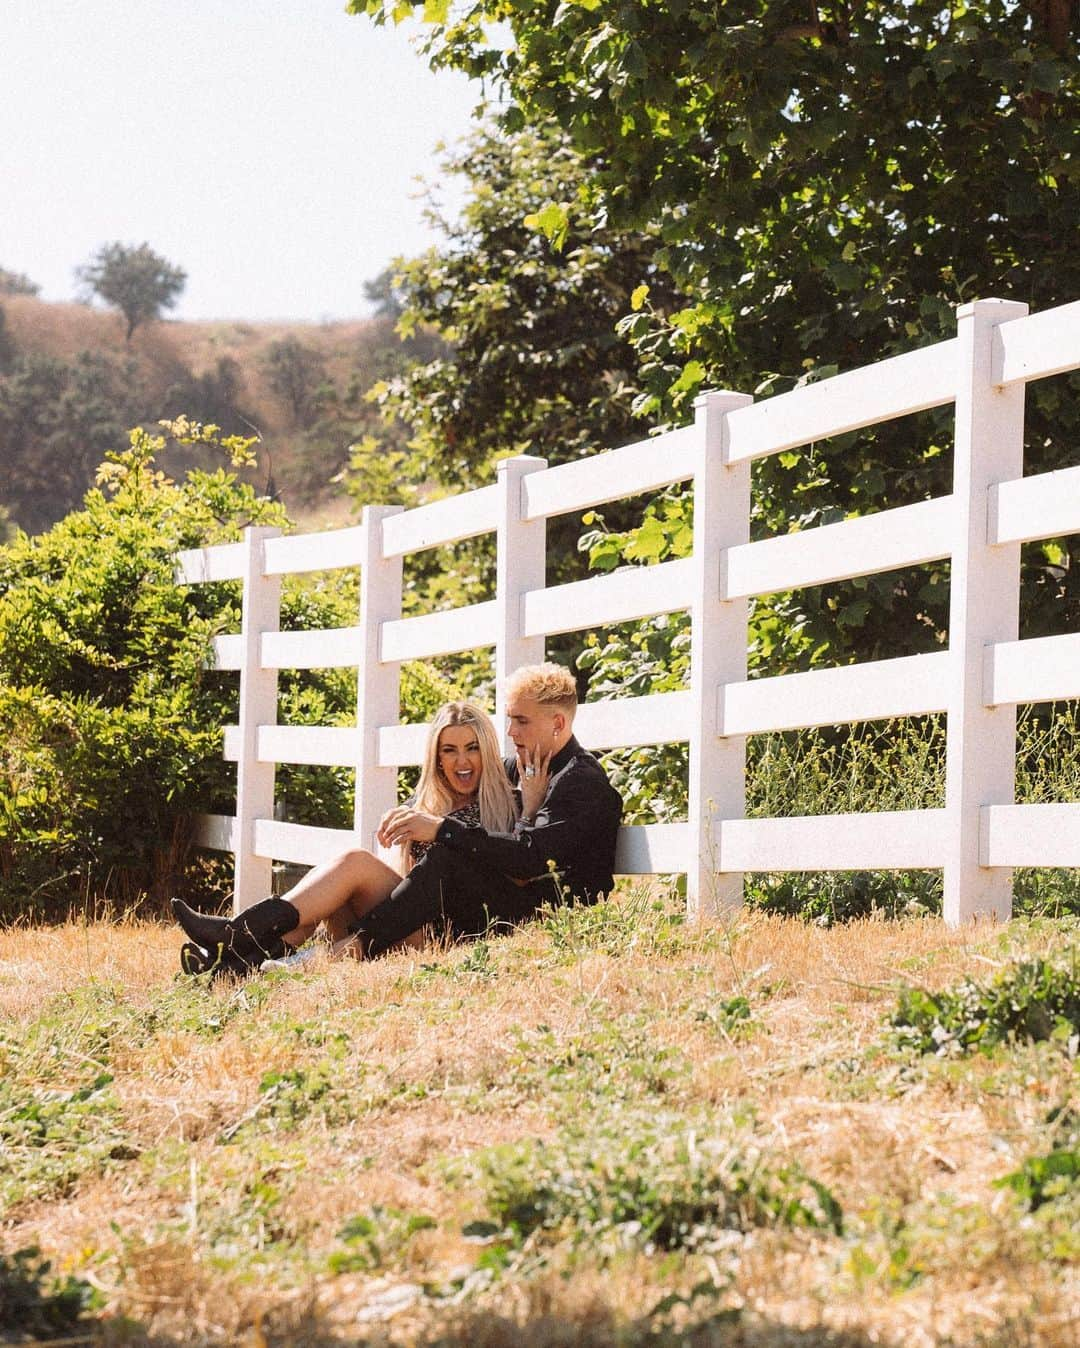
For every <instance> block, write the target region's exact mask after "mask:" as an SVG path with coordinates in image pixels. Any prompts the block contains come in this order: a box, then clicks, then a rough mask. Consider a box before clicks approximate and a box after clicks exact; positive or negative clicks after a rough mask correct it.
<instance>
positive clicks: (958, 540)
mask: <svg viewBox="0 0 1080 1348" xmlns="http://www.w3.org/2000/svg"><path fill="white" fill-rule="evenodd" d="M1026 314H1027V308H1026V306H1025V305H1022V304H1017V303H1012V302H1009V301H1003V300H980V301H978V302H976V303H974V304H969V305H965V306H964V307H963V308H961V309H960V310H959V311H958V326H957V335H956V337H954V338H952V339H950V340H949V341H945V342H941V343H939V344H937V345H935V346H932V347H924V348H921V349H919V350H916V351H912V352H910V353H909V354H907V355H903V356H897V357H894V358H892V359H890V360H886V361H882V362H880V363H878V364H876V365H873V366H867V367H865V368H863V369H859V370H853V371H851V372H849V373H846V374H841V375H837V376H836V377H835V378H832V379H829V380H825V381H822V382H821V383H818V384H813V385H810V386H808V387H806V388H802V389H799V390H796V391H794V392H792V393H788V394H785V395H783V396H779V397H775V398H772V399H770V400H768V401H767V402H764V403H759V404H756V405H754V404H753V403H752V400H751V399H750V398H749V397H747V396H744V395H742V394H737V393H707V394H705V395H703V396H702V397H701V398H699V399H698V402H697V409H696V419H695V421H694V423H693V424H692V425H690V426H686V427H684V428H682V429H679V430H675V431H671V432H669V433H667V434H665V435H663V436H660V437H657V438H654V439H649V440H645V441H643V442H641V443H640V444H634V445H629V446H627V447H626V448H623V449H617V450H612V451H610V452H608V453H604V454H598V455H595V456H593V457H592V458H589V459H584V460H580V461H578V462H575V463H570V464H565V465H562V466H559V467H556V468H547V467H546V466H545V462H544V460H542V459H533V458H524V457H522V458H514V459H508V460H506V461H505V462H503V463H501V464H500V465H499V471H498V479H497V482H496V483H495V485H493V486H489V487H482V488H480V489H479V490H476V491H470V492H466V493H463V494H462V495H459V496H455V497H450V498H448V499H446V500H441V501H437V502H435V503H433V504H431V505H425V506H420V507H418V508H417V509H414V510H408V511H405V510H402V509H401V508H400V507H395V506H369V507H367V508H366V509H365V510H364V512H363V522H362V523H361V524H360V525H359V526H357V527H354V528H347V529H341V530H336V531H333V532H328V533H319V534H311V535H297V536H291V537H281V536H278V533H277V531H275V530H271V529H249V530H247V532H246V536H245V539H244V541H243V542H242V543H236V544H229V545H226V546H221V547H215V548H207V549H203V550H199V551H194V552H188V553H185V554H183V555H182V557H181V559H180V575H181V578H182V580H183V581H185V582H187V583H197V582H201V581H216V580H226V579H240V580H241V581H242V582H243V621H242V630H241V632H240V633H239V635H236V636H224V637H219V638H218V639H217V641H216V643H215V658H216V662H217V667H218V668H221V669H235V670H239V671H240V713H239V721H240V723H239V725H238V726H236V727H230V728H227V730H226V734H225V753H226V757H227V758H231V759H235V760H236V761H237V764H238V782H237V807H236V815H235V817H232V816H229V817H224V816H204V817H203V818H202V820H201V834H200V837H201V841H202V842H203V843H204V844H205V845H208V846H211V847H215V848H218V849H221V850H226V851H231V852H233V853H234V854H235V856H236V902H237V905H238V906H239V907H246V906H247V905H248V904H249V903H252V902H254V901H255V900H257V899H258V898H261V897H262V896H264V895H265V894H266V893H268V892H269V890H270V879H271V875H270V868H271V863H272V860H274V859H276V860H280V861H291V862H300V863H315V862H318V861H320V860H323V859H325V858H327V857H329V856H330V855H332V854H333V853H334V852H336V851H337V850H339V849H340V848H341V847H342V846H343V845H345V844H346V843H348V842H350V841H352V840H354V839H355V840H357V841H359V842H360V843H361V844H362V845H365V846H370V845H371V844H372V841H373V835H374V831H375V827H376V823H377V821H378V819H379V817H380V815H381V814H382V813H383V811H384V810H386V809H387V808H389V807H390V806H391V805H392V804H393V803H394V799H395V782H396V770H397V768H398V767H399V766H402V765H405V764H415V763H417V762H419V759H420V753H421V748H422V744H423V738H424V733H425V732H424V727H422V726H411V725H400V724H399V723H398V717H399V701H398V691H399V667H400V662H401V661H404V660H416V659H422V658H424V657H427V656H434V655H445V654H449V653H453V652H456V651H461V650H472V649H475V648H477V647H481V646H491V647H493V648H494V659H495V672H496V675H497V676H499V677H500V678H501V676H503V675H505V674H506V673H508V672H509V671H510V670H512V669H514V668H515V667H516V666H518V665H520V664H524V663H531V662H533V661H536V660H539V659H541V658H542V657H543V652H544V638H545V636H548V635H550V634H552V633H557V632H567V631H577V630H582V629H589V628H593V627H596V626H599V625H602V624H608V623H620V622H626V621H629V620H632V619H635V618H643V617H647V616H650V615H654V614H658V613H666V612H672V611H676V610H688V611H689V613H690V615H691V620H692V649H691V677H690V688H689V691H686V692H679V693H668V694H663V695H657V696H648V697H640V698H629V699H626V700H618V701H609V702H599V703H592V704H587V705H586V706H584V707H583V708H582V709H581V711H580V713H579V718H578V723H577V730H578V734H579V737H580V738H581V740H582V742H583V743H584V744H586V745H588V746H589V747H590V748H593V749H605V748H613V747H616V746H624V745H642V744H662V743H673V742H680V741H688V742H689V746H690V753H689V759H690V783H689V786H690V805H689V818H688V820H687V821H686V822H684V823H676V824H660V825H651V826H640V827H627V828H624V829H623V830H622V832H621V836H620V841H619V850H618V859H617V870H618V872H619V873H621V874H645V873H653V872H686V874H687V889H688V894H689V897H690V905H691V909H692V911H695V912H701V911H707V910H709V909H713V908H716V907H718V906H729V905H733V904H737V903H739V902H740V901H741V896H742V876H743V873H744V872H746V871H796V870H846V869H852V870H864V869H867V870H869V869H903V868H931V869H934V868H941V869H943V871H944V886H945V898H944V910H945V917H946V919H947V920H948V921H949V922H952V923H956V922H959V921H961V920H964V919H967V918H970V917H973V916H976V915H989V914H994V915H996V916H998V917H1002V918H1003V917H1007V916H1008V915H1009V912H1010V906H1011V894H1012V868H1013V867H1016V866H1077V865H1080V805H1069V804H1057V805H1017V804H1016V803H1015V792H1014V766H1015V754H1016V748H1015V740H1016V734H1015V731H1016V704H1017V703H1027V702H1039V701H1044V700H1049V699H1053V698H1067V697H1078V696H1080V633H1078V634H1075V635H1068V636H1057V637H1045V638H1041V639H1038V640H1029V641H1018V640H1017V635H1018V607H1019V588H1020V545H1021V543H1023V542H1026V541H1028V540H1032V539H1040V538H1050V537H1056V536H1060V535H1063V534H1069V533H1075V532H1080V465H1078V466H1076V467H1073V468H1068V469H1065V470H1063V471H1059V472H1054V473H1047V474H1043V475H1042V476H1037V477H1027V478H1024V476H1023V425H1024V390H1025V386H1026V384H1027V383H1028V382H1029V381H1031V380H1035V379H1040V378H1043V377H1046V376H1049V375H1052V374H1057V373H1060V372H1062V371H1065V370H1070V369H1075V368H1077V367H1080V302H1078V303H1075V304H1068V305H1064V306H1062V307H1061V308H1057V309H1053V310H1048V311H1047V312H1045V313H1041V314H1036V315H1031V316H1025V315H1026ZM948 403H955V407H956V433H955V466H954V478H953V492H952V495H951V496H946V497H940V498H937V499H934V500H929V501H925V502H922V503H919V504H916V505H911V506H904V507H902V508H900V509H894V510H887V511H883V512H881V513H878V514H875V515H873V516H870V517H865V518H861V519H852V520H845V521H844V522H842V523H839V524H831V525H827V526H822V527H819V528H815V529H811V530H806V531H804V532H801V533H792V534H786V535H783V536H780V537H776V538H770V539H766V540H763V541H760V542H754V543H751V542H749V519H750V464H751V461H752V460H754V459H760V458H763V457H765V456H766V455H769V454H776V453H779V452H781V451H783V450H787V449H791V448H794V447H796V446H799V445H806V444H809V443H810V442H812V441H815V440H821V439H824V438H825V437H827V436H832V435H838V434H840V433H841V432H844V431H850V430H854V429H857V428H859V427H864V426H871V425H874V424H877V423H880V422H883V421H887V420H890V419H892V418H895V417H901V416H904V415H906V414H909V413H913V412H918V411H922V410H924V409H926V408H931V407H938V406H942V405H944V404H948ZM1078 458H1080V446H1078ZM675 482H692V484H693V488H694V503H695V504H694V548H693V555H692V557H690V558H688V559H686V560H681V561H673V562H664V563H660V564H658V565H655V566H651V567H648V568H633V569H627V570H623V571H616V572H614V573H612V574H610V575H603V576H597V577H595V578H593V579H589V580H583V581H577V582H575V583H573V584H568V585H558V586H553V587H551V588H545V584H544V560H545V521H546V520H547V519H548V518H549V517H551V516H555V515H560V514H566V513H569V512H571V511H581V510H584V509H587V508H589V507H592V506H596V505H600V504H602V503H604V502H606V501H612V500H615V499H618V498H620V497H628V496H632V495H635V494H637V493H641V492H645V491H651V490H653V489H658V488H663V487H665V486H668V485H669V484H671V483H675ZM490 533H494V534H495V535H496V539H497V550H498V564H497V585H496V597H495V599H493V600H491V601H489V602H486V603H480V604H475V605H472V606H470V607H467V608H461V609H456V610H453V611H451V612H445V613H435V614H431V615H430V616H422V617H412V618H402V616H401V598H402V557H403V556H404V555H405V554H407V553H412V552H418V551H420V550H422V549H425V548H431V547H435V546H437V545H439V544H444V543H451V542H455V541H457V540H459V539H464V538H472V537H475V536H477V535H480V534H490ZM944 558H950V559H951V596H950V614H949V647H948V649H947V650H941V651H939V652H935V653H933V654H929V655H918V656H912V657H908V658H904V659H896V660H884V661H877V662H872V663H863V664H861V665H854V666H848V667H843V668H834V669H823V670H819V671H814V672H812V673H807V674H792V675H784V676H780V677H774V678H755V679H754V680H753V681H752V682H751V681H748V680H747V670H746V639H747V638H746V626H747V606H748V600H749V598H750V597H751V596H755V595H763V594H769V593H771V592H774V591H778V590H790V589H797V588H800V587H804V586H813V585H821V584H824V583H826V582H829V581H835V580H841V579H845V578H849V577H854V576H863V575H870V574H873V573H876V572H883V571H889V570H893V569H895V568H898V567H902V566H909V565H919V564H922V563H927V562H931V561H936V560H940V559H944ZM357 566H358V567H359V568H360V577H361V598H360V612H359V615H358V616H359V622H358V624H357V626H355V627H348V628H344V629H338V630H333V631H319V632H280V631H279V630H278V596H279V588H280V577H281V575H282V574H283V573H286V572H303V571H315V570H320V571H321V570H325V569H329V568H334V567H357ZM329 666H355V667H357V668H358V671H359V679H358V688H359V692H358V700H357V707H356V725H355V727H348V728H341V727H303V728H298V727H286V726H278V725H276V724H275V721H276V701H277V671H278V670H279V669H282V668H315V667H318V668H323V667H329ZM927 712H945V713H947V728H948V747H947V757H946V801H945V806H944V808H943V809H939V810H915V811H909V812H890V813H871V814H848V815H831V816H825V817H820V818H817V817H816V818H785V819H746V818H745V817H744V814H745V737H746V736H747V735H749V734H756V733H759V732H763V731H768V730H781V729H790V728H797V727H806V726H813V725H824V724H844V723H849V722H853V721H863V720H873V719H877V718H885V717H894V716H911V715H921V714H923V713H927ZM496 714H497V716H499V717H501V714H502V707H501V706H500V707H498V708H497V711H496ZM279 762H288V763H316V764H328V765H347V766H350V767H355V769H356V774H357V778H356V780H357V791H356V813H355V823H354V831H353V833H349V832H347V831H342V830H333V829H320V828H310V827H303V826H300V825H296V824H287V823H281V822H277V821H275V819H274V765H275V763H279Z"/></svg>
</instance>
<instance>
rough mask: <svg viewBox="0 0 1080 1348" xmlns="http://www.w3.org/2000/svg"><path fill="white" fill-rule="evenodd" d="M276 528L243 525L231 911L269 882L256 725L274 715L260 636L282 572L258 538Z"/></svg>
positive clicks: (268, 797)
mask: <svg viewBox="0 0 1080 1348" xmlns="http://www.w3.org/2000/svg"><path fill="white" fill-rule="evenodd" d="M280 533H281V530H280V529H277V528H272V527H269V526H266V525H263V526H258V527H254V526H253V527H249V528H247V529H245V530H244V571H243V576H242V580H241V604H242V609H241V615H240V644H241V657H240V716H239V722H240V757H239V760H238V762H237V765H236V844H235V845H236V853H235V871H234V880H233V912H234V914H235V913H240V912H242V911H243V910H244V909H245V908H250V907H251V905H252V904H253V903H258V902H259V900H260V899H265V898H266V896H267V895H268V894H269V893H270V891H271V888H272V884H273V870H272V867H273V862H272V861H271V859H270V857H260V856H256V855H255V821H256V820H257V819H273V817H274V767H275V765H274V763H273V762H268V763H262V762H260V761H259V756H258V754H259V745H258V736H259V727H260V726H261V725H274V724H275V723H276V721H277V670H276V669H264V668H263V663H262V637H263V633H264V632H276V631H277V630H278V627H279V624H280V621H281V577H280V576H268V575H266V574H265V573H264V564H263V544H264V542H265V540H266V539H268V538H277V537H278V535H279V534H280Z"/></svg>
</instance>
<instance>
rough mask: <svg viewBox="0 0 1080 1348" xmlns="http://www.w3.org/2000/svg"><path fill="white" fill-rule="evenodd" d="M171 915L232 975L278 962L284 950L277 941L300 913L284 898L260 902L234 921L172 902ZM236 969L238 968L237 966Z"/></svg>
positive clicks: (292, 924)
mask: <svg viewBox="0 0 1080 1348" xmlns="http://www.w3.org/2000/svg"><path fill="white" fill-rule="evenodd" d="M172 910H173V916H174V917H175V918H176V920H177V922H179V924H180V926H181V927H183V929H184V931H185V933H186V934H187V935H188V936H190V938H191V939H192V941H194V943H195V944H196V945H197V946H202V947H203V948H204V949H205V950H206V951H207V952H208V954H209V956H210V960H211V963H213V962H214V960H215V957H217V958H218V959H219V961H220V962H221V963H223V964H224V965H225V966H226V967H228V968H229V969H230V970H231V971H232V972H234V973H239V972H242V971H243V970H245V969H254V968H257V967H258V965H260V964H261V963H262V961H263V960H264V959H280V958H281V956H282V955H284V954H285V953H286V952H287V951H288V946H287V945H286V944H285V942H284V941H283V940H282V939H281V938H282V937H283V936H284V935H285V933H286V932H289V931H292V930H293V928H294V927H298V926H299V925H300V914H299V913H298V912H297V911H296V909H295V908H294V907H293V905H292V904H291V903H289V902H288V901H287V900H286V899H277V898H269V899H263V901H262V903H256V904H253V905H252V907H250V908H245V909H244V911H243V912H242V913H240V914H239V916H237V917H234V918H226V917H210V916H207V914H205V913H197V912H196V911H195V910H194V908H189V907H188V905H187V904H186V903H185V902H184V901H183V899H173V900H172ZM238 966H239V967H238Z"/></svg>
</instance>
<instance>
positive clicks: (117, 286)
mask: <svg viewBox="0 0 1080 1348" xmlns="http://www.w3.org/2000/svg"><path fill="white" fill-rule="evenodd" d="M75 274H76V276H77V278H78V279H79V281H80V282H81V283H82V285H83V286H84V288H85V290H86V291H87V292H88V293H89V294H91V295H96V296H97V297H98V298H99V299H101V300H103V301H104V302H105V303H106V304H110V305H112V306H113V308H115V309H119V310H120V312H121V313H122V314H123V315H124V318H125V319H126V320H127V340H128V341H131V337H132V334H133V333H134V331H135V329H136V328H137V327H139V326H140V324H143V323H148V322H150V321H151V320H152V319H155V318H159V317H160V316H161V311H162V310H163V309H172V308H173V307H174V306H175V305H176V301H177V300H178V299H179V297H180V294H181V292H182V291H183V289H184V285H185V284H186V282H187V273H186V272H185V271H184V270H183V269H182V268H180V267H176V266H174V265H173V264H172V263H171V262H168V261H167V260H166V259H165V258H163V257H162V256H161V255H160V254H159V253H155V252H154V250H153V249H152V248H151V247H150V245H149V244H148V243H141V244H139V245H138V246H137V247H135V246H133V245H131V244H124V243H106V244H102V246H101V247H100V248H99V249H98V251H97V252H96V253H95V254H94V255H93V257H92V258H91V259H90V261H89V262H88V263H86V265H85V266H82V267H79V268H77V269H76V273H75Z"/></svg>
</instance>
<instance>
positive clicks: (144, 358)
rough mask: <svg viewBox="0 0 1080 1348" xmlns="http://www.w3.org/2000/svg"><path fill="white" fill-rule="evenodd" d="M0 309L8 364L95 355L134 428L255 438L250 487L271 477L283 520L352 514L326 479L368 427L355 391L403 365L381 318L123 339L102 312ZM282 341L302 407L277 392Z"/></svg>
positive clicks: (370, 416)
mask: <svg viewBox="0 0 1080 1348" xmlns="http://www.w3.org/2000/svg"><path fill="white" fill-rule="evenodd" d="M0 308H2V309H3V311H4V316H5V319H6V324H5V329H6V335H7V339H8V343H9V344H10V346H12V347H13V348H14V351H15V354H16V356H18V357H23V358H29V357H48V358H51V359H53V360H56V361H62V362H65V363H66V364H69V365H70V364H71V363H73V362H76V361H77V360H78V359H79V357H80V355H81V353H86V352H90V353H93V355H94V356H95V357H97V358H100V359H102V360H104V361H106V362H109V363H110V368H112V369H115V370H116V371H118V372H119V373H118V375H117V378H118V379H119V380H120V382H121V384H122V386H123V391H124V397H123V399H117V400H115V401H122V402H123V403H124V410H128V409H133V410H134V409H137V410H138V413H139V419H140V420H143V421H145V422H151V421H155V420H157V419H158V417H161V416H175V415H179V414H180V413H182V412H183V413H185V414H188V415H191V416H192V417H194V418H196V419H202V420H217V421H220V422H222V423H223V424H226V429H228V430H231V431H232V430H235V431H236V432H238V433H240V432H242V433H245V434H252V433H254V432H255V431H256V430H257V432H258V433H259V434H260V436H261V437H262V440H263V444H264V451H263V453H262V456H261V462H260V465H259V468H258V470H257V472H256V473H255V474H254V475H253V480H254V481H256V482H258V483H259V485H260V487H261V486H264V485H265V482H266V479H267V476H268V474H269V473H270V472H271V470H272V475H273V481H274V486H275V487H276V489H277V491H278V493H279V494H280V495H281V496H282V498H283V499H284V500H285V503H286V505H287V507H288V508H289V510H290V513H292V514H293V515H294V516H297V517H299V518H301V519H304V520H305V521H307V522H309V523H310V522H313V521H314V520H320V521H321V520H324V519H325V520H328V521H330V522H336V521H337V520H338V519H339V518H340V517H341V516H343V515H346V514H348V512H349V510H350V509H351V504H350V503H349V502H348V500H347V498H345V497H344V494H343V493H342V492H341V489H340V487H339V486H335V485H333V484H332V483H331V481H330V479H331V478H332V477H333V476H334V474H335V473H336V472H338V471H339V470H340V468H341V467H342V466H343V465H344V463H345V461H346V457H347V447H348V445H349V443H350V442H351V441H352V440H353V439H355V438H357V431H358V429H359V430H361V431H363V430H366V429H370V428H373V427H374V425H375V416H374V412H373V410H372V409H371V408H370V407H368V406H367V405H366V404H365V403H364V402H363V396H362V395H363V392H364V391H365V390H366V389H367V387H369V386H370V384H371V383H372V382H374V380H375V379H377V378H379V377H381V376H382V375H384V374H385V373H386V370H387V368H388V367H389V366H391V365H393V364H394V363H395V362H398V361H400V360H401V358H402V344H401V343H400V341H399V340H398V338H397V336H396V335H395V333H394V331H393V324H392V322H391V321H390V320H389V319H385V318H373V319H357V320H355V321H351V322H337V323H325V324H302V323H299V324H297V323H247V322H242V321H227V322H226V321H222V322H206V323H198V322H181V321H178V320H171V319H166V320H161V321H158V322H155V323H151V324H148V325H146V326H145V327H142V328H139V329H137V331H136V332H135V334H134V336H133V337H132V339H131V341H130V342H126V341H125V340H124V321H123V319H122V318H121V316H120V315H119V314H117V313H114V312H111V311H104V310H101V309H94V308H90V307H89V306H86V305H82V304H53V303H46V302H44V301H42V300H39V299H37V298H34V297H31V296H25V295H12V296H4V297H3V298H2V299H0ZM283 343H293V344H295V345H298V346H299V347H300V348H302V349H303V351H304V352H305V353H310V359H309V360H308V365H307V368H306V369H305V370H304V371H302V372H301V373H302V375H303V377H304V378H305V379H306V380H307V383H308V387H307V388H306V389H305V390H302V391H301V392H302V393H303V394H304V396H303V399H302V402H301V400H299V399H294V400H293V402H292V403H290V400H289V398H288V397H287V396H285V395H283V393H282V391H281V388H280V385H279V387H278V388H277V389H276V388H275V387H274V382H273V378H272V376H271V374H270V371H269V368H268V360H270V359H271V358H272V356H273V354H274V351H275V348H278V349H280V348H281V346H282V344H283ZM0 372H2V366H0ZM320 390H321V392H320ZM117 415H120V409H119V408H118V409H117ZM121 420H123V418H122V417H121ZM117 425H119V422H117ZM73 433H75V432H73ZM2 435H3V420H2V418H0V437H2ZM91 457H95V456H91ZM97 457H100V456H99V455H98V456H97ZM15 458H16V454H15V450H14V447H12V446H8V445H4V444H0V469H8V470H9V471H10V469H11V467H12V462H13V460H14V459H15ZM95 462H96V457H95ZM90 466H91V467H92V465H90ZM165 466H166V468H167V469H169V470H170V471H173V472H178V471H182V470H183V468H184V467H185V466H187V462H186V461H185V460H181V459H179V458H174V460H173V461H171V462H167V463H166V465H165ZM84 476H86V473H85V472H84ZM0 483H2V478H0ZM86 485H89V484H88V482H87V484H86ZM43 489H44V490H47V482H46V484H44V487H43ZM3 495H4V494H3V493H2V492H0V503H3ZM69 504H70V503H69V501H68V500H66V499H65V500H64V501H62V502H60V504H58V507H57V509H58V510H60V513H63V510H62V509H60V506H61V505H62V506H64V507H68V506H69ZM13 513H15V516H16V519H18V513H17V511H16V512H13ZM54 514H55V512H54ZM19 522H20V523H23V521H22V520H19ZM33 523H35V524H37V523H39V521H37V520H35V521H33Z"/></svg>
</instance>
